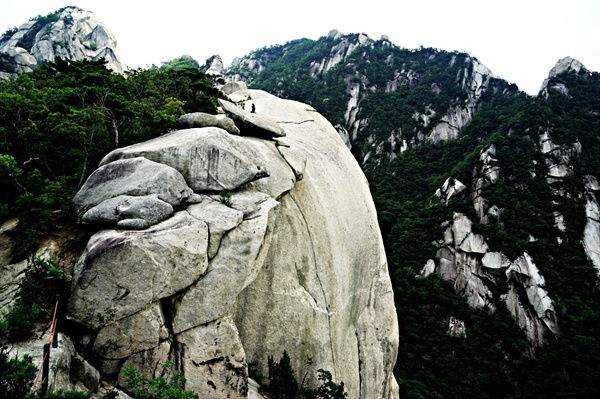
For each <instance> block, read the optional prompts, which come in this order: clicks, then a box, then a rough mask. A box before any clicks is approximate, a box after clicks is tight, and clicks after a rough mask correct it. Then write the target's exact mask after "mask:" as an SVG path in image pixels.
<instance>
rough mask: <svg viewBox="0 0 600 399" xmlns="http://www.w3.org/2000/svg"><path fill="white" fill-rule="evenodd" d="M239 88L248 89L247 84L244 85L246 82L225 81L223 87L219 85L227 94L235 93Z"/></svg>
mask: <svg viewBox="0 0 600 399" xmlns="http://www.w3.org/2000/svg"><path fill="white" fill-rule="evenodd" d="M239 90H248V86H247V85H246V82H241V81H238V82H227V83H225V84H224V85H223V87H221V91H222V92H223V93H225V94H227V95H230V94H231V93H235V92H236V91H239Z"/></svg>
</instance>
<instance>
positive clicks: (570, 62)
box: [539, 57, 587, 96]
mask: <svg viewBox="0 0 600 399" xmlns="http://www.w3.org/2000/svg"><path fill="white" fill-rule="evenodd" d="M581 70H584V71H586V70H587V69H586V68H585V66H584V65H583V64H582V63H581V62H579V61H577V60H576V59H574V58H571V57H565V58H561V59H560V60H558V61H556V65H554V66H553V67H552V69H551V70H550V73H548V78H547V79H545V80H544V82H543V83H542V87H540V91H539V94H540V95H542V96H547V95H548V88H550V89H555V90H558V91H559V92H561V93H562V94H564V95H567V96H568V95H569V90H568V88H567V87H566V86H565V85H563V84H554V85H552V86H551V87H548V84H549V83H550V79H552V78H553V77H555V76H556V75H558V74H561V73H563V72H566V71H574V72H575V73H579V71H581Z"/></svg>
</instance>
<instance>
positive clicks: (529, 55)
mask: <svg viewBox="0 0 600 399" xmlns="http://www.w3.org/2000/svg"><path fill="white" fill-rule="evenodd" d="M68 5H75V6H78V7H80V8H82V9H85V10H89V11H93V12H94V13H95V14H96V15H97V16H98V17H99V18H100V19H101V20H103V21H104V22H105V23H106V24H107V25H108V27H109V28H110V29H111V30H112V32H113V34H114V35H115V37H116V38H117V41H118V44H117V50H118V53H119V55H120V57H121V59H122V61H123V62H124V63H125V64H126V65H127V66H128V67H130V68H137V67H146V66H151V65H152V64H155V65H160V64H161V62H163V61H168V60H171V59H173V58H177V57H180V56H181V55H183V54H189V55H191V56H192V57H194V58H195V59H196V60H198V62H199V63H200V64H203V63H204V61H205V60H206V59H207V58H209V57H210V56H211V55H214V54H219V55H220V56H221V57H222V58H223V61H224V63H225V66H229V65H230V64H231V62H232V61H233V59H234V58H235V57H241V56H243V55H245V54H247V53H248V52H250V51H252V50H254V49H257V48H259V47H264V46H270V45H275V44H284V43H286V42H288V41H290V40H294V39H300V38H303V37H306V38H310V39H318V38H319V37H321V36H325V35H327V33H328V32H329V31H330V30H331V29H337V30H339V31H340V32H342V33H344V34H348V33H365V34H367V35H368V36H369V37H371V38H373V39H379V38H380V37H381V35H387V36H388V37H389V38H390V40H391V41H392V42H393V43H394V44H396V45H397V46H400V47H404V48H409V49H413V48H418V47H419V46H421V45H422V46H425V47H435V48H439V49H443V50H448V51H453V50H458V51H466V52H467V53H469V54H470V55H472V56H474V57H476V58H477V59H478V60H479V61H480V62H482V63H483V64H484V65H486V66H487V67H488V68H489V69H491V70H492V72H493V73H494V75H495V76H496V77H501V78H503V79H506V80H508V81H509V82H511V83H516V84H517V85H518V86H519V88H520V89H521V90H524V91H526V92H528V93H530V94H536V93H537V91H538V89H539V87H540V85H541V83H542V81H543V80H544V79H545V78H546V77H547V75H548V72H549V71H550V69H551V68H552V67H553V66H554V64H555V63H556V61H558V60H559V59H560V58H562V57H565V56H570V57H572V58H575V59H578V60H579V61H581V62H582V63H583V64H584V65H585V66H586V67H587V68H588V69H590V70H592V71H596V72H597V71H600V0H502V1H497V0H396V1H392V0H390V1H385V0H364V1H354V0H343V1H342V0H340V1H337V0H303V1H296V0H288V1H284V0H280V1H275V0H210V1H204V0H195V1H192V0H189V1H186V0H163V1H155V0H0V33H3V32H5V31H6V30H7V29H8V28H12V27H15V26H19V25H21V24H22V23H24V22H26V21H27V20H28V19H29V18H31V17H34V16H37V15H46V14H49V13H51V12H53V11H56V10H57V9H59V8H61V7H65V6H68Z"/></svg>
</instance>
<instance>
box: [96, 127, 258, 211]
mask: <svg viewBox="0 0 600 399" xmlns="http://www.w3.org/2000/svg"><path fill="white" fill-rule="evenodd" d="M137 157H144V158H147V159H149V160H152V161H154V162H158V163H160V164H161V165H163V166H164V167H171V168H173V169H176V170H177V171H178V172H179V173H181V175H183V177H184V178H185V181H186V182H187V184H188V185H189V186H190V187H191V188H192V189H194V190H195V191H209V192H210V191H213V192H219V191H223V190H235V189H237V188H239V187H240V186H242V185H243V184H245V183H248V182H251V181H253V180H256V179H260V178H262V177H265V176H267V175H268V172H267V170H266V168H265V167H264V165H263V164H262V159H261V158H262V157H261V155H260V153H259V152H258V151H257V149H256V148H255V146H254V145H253V144H252V142H251V141H249V140H245V139H244V138H242V137H237V136H233V135H231V134H229V133H227V132H226V131H225V130H223V129H220V128H216V127H212V128H193V129H185V130H179V131H175V132H173V133H170V134H165V135H163V136H160V137H157V138H155V139H153V140H149V141H146V142H143V143H139V144H134V145H131V146H129V147H124V148H120V149H118V150H114V151H112V152H111V153H109V154H108V155H106V156H105V157H104V159H103V160H102V161H101V162H100V165H106V166H108V165H110V163H112V162H114V161H117V160H120V161H121V162H123V160H125V159H128V158H137ZM163 185H164V182H163ZM159 198H160V197H159ZM161 199H162V198H161ZM163 201H164V199H163ZM184 201H185V198H181V199H180V201H179V202H180V203H181V202H184ZM166 202H169V201H166Z"/></svg>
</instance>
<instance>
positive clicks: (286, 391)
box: [267, 350, 348, 399]
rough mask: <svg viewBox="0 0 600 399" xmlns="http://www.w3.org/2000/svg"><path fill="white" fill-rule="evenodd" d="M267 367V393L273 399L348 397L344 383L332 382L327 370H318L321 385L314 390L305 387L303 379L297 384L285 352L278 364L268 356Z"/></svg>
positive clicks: (332, 398)
mask: <svg viewBox="0 0 600 399" xmlns="http://www.w3.org/2000/svg"><path fill="white" fill-rule="evenodd" d="M268 366H269V385H268V387H267V391H268V392H269V394H271V395H272V397H273V398H274V399H345V398H346V397H348V394H347V393H346V390H345V389H344V383H343V382H340V383H339V384H338V383H335V382H333V380H332V375H331V373H330V372H329V371H327V370H323V369H319V370H318V373H319V377H318V378H319V381H321V384H320V385H319V386H318V387H317V388H316V389H311V388H308V387H305V386H304V379H303V380H302V381H301V382H300V383H298V380H297V379H296V376H295V375H294V374H295V373H294V369H293V367H292V364H291V360H290V357H289V355H288V353H287V351H285V350H284V351H283V355H282V356H281V359H280V360H279V361H278V362H277V361H275V360H274V359H273V357H272V356H269V358H268ZM305 378H306V376H305Z"/></svg>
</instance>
